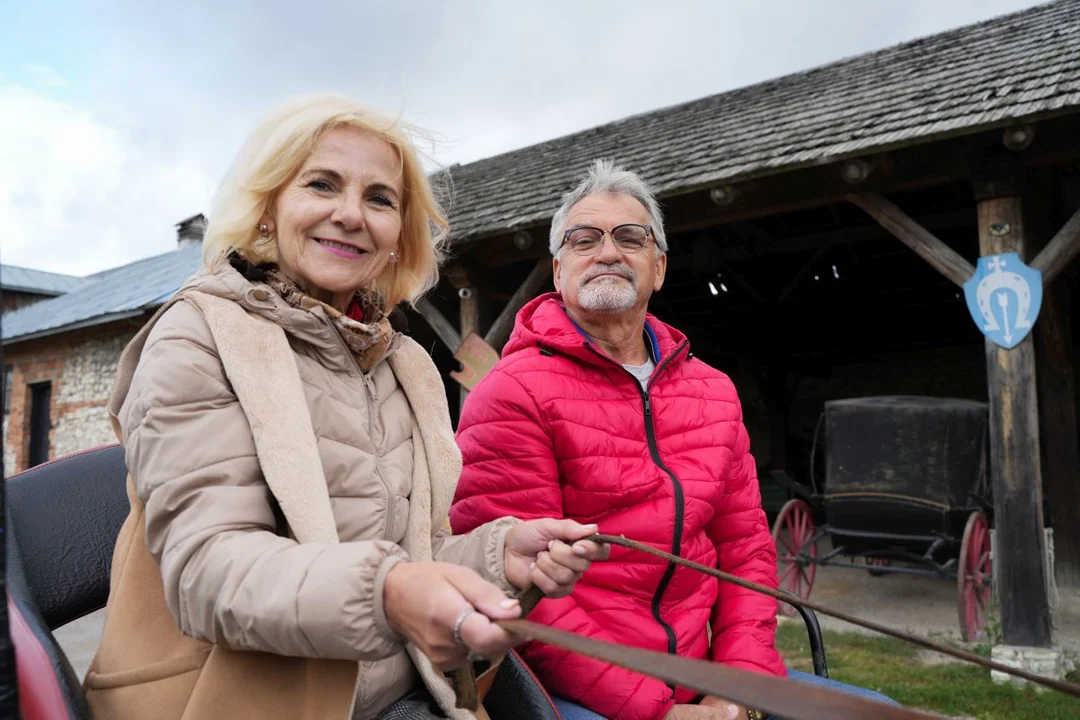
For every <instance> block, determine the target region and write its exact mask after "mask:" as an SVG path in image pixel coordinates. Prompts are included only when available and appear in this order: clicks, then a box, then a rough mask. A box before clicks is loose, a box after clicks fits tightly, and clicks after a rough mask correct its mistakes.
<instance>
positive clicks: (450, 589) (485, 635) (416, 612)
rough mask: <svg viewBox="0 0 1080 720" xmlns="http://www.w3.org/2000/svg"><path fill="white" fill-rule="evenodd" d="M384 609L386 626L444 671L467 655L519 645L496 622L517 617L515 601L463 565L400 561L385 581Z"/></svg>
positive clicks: (488, 655)
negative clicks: (458, 639)
mask: <svg viewBox="0 0 1080 720" xmlns="http://www.w3.org/2000/svg"><path fill="white" fill-rule="evenodd" d="M383 607H384V608H385V612H386V621H387V622H388V623H389V624H390V627H391V628H392V629H393V630H394V631H395V632H397V633H398V634H399V635H402V636H404V637H405V638H406V639H408V640H409V641H410V642H412V643H413V644H414V645H416V646H417V647H418V648H420V650H421V651H422V652H423V653H424V654H425V655H427V657H428V659H429V660H431V662H432V664H433V665H435V667H437V668H438V669H439V670H441V671H443V672H447V671H449V670H454V669H456V668H459V667H461V666H463V665H465V664H466V662H468V655H469V652H470V651H472V652H475V653H476V654H478V655H482V656H484V657H486V658H497V657H499V656H501V655H503V654H504V653H505V652H506V651H508V650H509V649H510V648H512V647H513V646H515V645H517V644H518V643H520V642H521V639H520V638H516V637H514V636H513V635H510V634H509V633H507V632H506V631H505V630H503V629H502V628H500V627H499V626H498V625H496V624H495V622H494V621H495V620H509V619H512V618H516V617H518V616H519V615H520V614H521V605H520V604H519V603H518V601H517V600H515V599H513V598H508V597H507V596H506V595H504V594H503V592H502V591H501V590H499V588H497V587H496V586H494V585H492V584H491V583H489V582H487V581H486V580H484V579H483V578H481V577H480V576H479V575H477V574H476V573H475V572H473V571H472V570H470V569H469V568H467V567H464V566H461V565H451V564H448V563H436V562H400V563H398V564H397V565H395V566H394V567H393V568H391V569H390V571H389V572H388V573H387V574H386V579H385V580H384V582H383ZM474 610H475V611H474ZM466 613H468V614H467V615H465V614H466ZM463 616H464V617H465V619H464V621H463V622H461V627H460V632H459V634H460V638H461V643H460V644H459V643H458V642H457V641H456V640H455V638H454V626H455V624H456V623H457V622H458V620H459V619H460V618H462V617H463Z"/></svg>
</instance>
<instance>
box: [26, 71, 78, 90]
mask: <svg viewBox="0 0 1080 720" xmlns="http://www.w3.org/2000/svg"><path fill="white" fill-rule="evenodd" d="M26 72H27V73H29V75H30V76H31V77H32V78H33V79H34V81H35V82H36V83H37V84H39V85H44V86H45V87H48V88H66V87H69V86H70V85H71V83H69V82H68V80H67V78H65V77H64V76H63V75H61V74H60V73H59V72H58V71H57V70H56V69H55V68H51V67H49V66H48V65H27V66H26Z"/></svg>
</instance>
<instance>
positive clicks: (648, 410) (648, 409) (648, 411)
mask: <svg viewBox="0 0 1080 720" xmlns="http://www.w3.org/2000/svg"><path fill="white" fill-rule="evenodd" d="M641 399H642V400H644V401H645V414H646V415H651V414H652V405H651V404H650V403H649V393H647V392H644V393H642V394H641Z"/></svg>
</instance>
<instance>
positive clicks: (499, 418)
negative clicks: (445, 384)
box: [450, 368, 674, 720]
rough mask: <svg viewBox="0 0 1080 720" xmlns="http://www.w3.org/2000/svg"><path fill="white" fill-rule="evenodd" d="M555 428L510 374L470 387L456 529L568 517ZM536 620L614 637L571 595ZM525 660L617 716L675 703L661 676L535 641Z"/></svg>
mask: <svg viewBox="0 0 1080 720" xmlns="http://www.w3.org/2000/svg"><path fill="white" fill-rule="evenodd" d="M548 433H549V428H548V425H547V423H546V422H545V420H544V418H543V416H542V413H541V411H540V408H539V407H537V404H536V402H535V401H534V400H533V398H532V397H531V396H530V395H529V393H528V392H527V391H526V390H525V388H524V387H523V386H522V385H521V383H520V382H519V381H518V380H517V379H516V378H515V377H513V376H512V375H509V374H507V373H506V372H505V371H502V370H501V369H500V368H496V369H495V370H494V371H492V373H491V375H489V376H488V377H487V378H485V379H484V381H483V382H481V383H480V384H479V385H478V386H477V387H476V389H475V390H473V392H471V393H470V394H469V397H468V399H467V400H466V402H465V406H464V408H463V409H462V415H461V421H460V423H459V425H458V435H457V437H458V445H459V446H460V448H461V453H462V461H463V468H462V473H461V481H460V482H459V483H458V488H457V495H456V497H455V500H454V505H453V507H452V508H451V510H450V521H451V524H452V526H453V530H454V532H455V533H465V532H469V531H470V530H472V529H473V528H476V527H479V526H481V525H483V524H484V523H487V522H490V521H492V520H494V519H496V518H500V517H503V516H507V515H509V516H513V517H517V518H520V519H522V520H532V519H537V518H544V517H556V518H561V517H563V506H562V491H561V489H560V487H559V472H558V467H557V465H556V461H555V454H554V451H553V447H552V439H551V436H550V435H549V434H548ZM529 619H530V620H534V621H536V622H539V623H542V624H544V625H549V626H552V627H555V628H559V629H561V630H566V631H569V632H573V633H576V634H578V635H584V636H586V637H591V638H595V639H597V640H603V641H607V642H615V639H614V638H613V637H612V636H611V635H610V634H608V633H607V632H606V631H605V630H604V629H603V628H602V627H601V626H600V625H599V624H597V623H596V622H595V621H594V620H593V618H591V617H590V616H589V614H588V613H586V612H585V611H584V610H583V609H581V607H580V606H578V604H577V603H576V602H575V601H574V599H573V596H571V597H567V598H559V599H552V600H543V601H541V602H540V604H539V605H538V606H537V607H536V609H535V610H533V612H532V613H531V614H530V615H529ZM523 655H524V657H525V660H526V661H527V662H528V663H529V665H530V667H532V668H533V670H534V671H535V672H536V673H537V676H538V677H539V678H540V680H541V682H543V684H544V687H545V688H546V689H547V691H548V692H549V693H552V694H554V695H558V696H560V697H563V698H566V699H568V700H571V701H573V702H576V703H579V704H581V705H584V706H585V707H587V708H589V709H590V710H592V711H594V712H596V713H598V714H600V715H602V716H604V717H605V718H610V719H611V720H660V719H661V718H663V717H664V716H665V715H666V714H667V712H668V711H669V710H670V709H671V707H672V705H673V704H674V699H673V695H672V692H671V690H670V689H669V688H668V687H667V686H666V685H665V684H664V683H663V682H661V681H659V680H655V679H653V678H650V677H646V676H644V675H640V674H638V673H633V672H630V671H629V670H625V669H623V668H619V667H616V666H614V665H610V664H608V663H604V662H600V661H597V660H593V659H591V658H586V657H583V656H580V655H575V654H571V653H568V652H566V651H564V650H561V649H559V648H556V647H553V646H550V645H545V644H543V643H537V642H533V643H530V644H528V645H526V646H525V647H524V649H523Z"/></svg>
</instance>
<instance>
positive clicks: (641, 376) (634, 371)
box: [623, 357, 656, 390]
mask: <svg viewBox="0 0 1080 720" xmlns="http://www.w3.org/2000/svg"><path fill="white" fill-rule="evenodd" d="M623 367H624V368H626V369H627V370H629V371H630V374H631V375H633V376H634V377H636V378H637V380H638V382H639V383H641V389H642V390H645V389H647V386H648V384H649V376H651V375H652V371H653V369H654V368H655V367H656V363H654V362H653V360H652V358H651V357H650V358H649V359H648V360H646V361H645V364H644V365H623Z"/></svg>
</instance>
